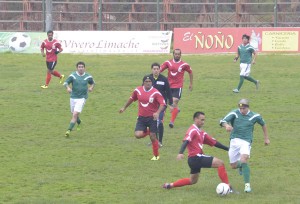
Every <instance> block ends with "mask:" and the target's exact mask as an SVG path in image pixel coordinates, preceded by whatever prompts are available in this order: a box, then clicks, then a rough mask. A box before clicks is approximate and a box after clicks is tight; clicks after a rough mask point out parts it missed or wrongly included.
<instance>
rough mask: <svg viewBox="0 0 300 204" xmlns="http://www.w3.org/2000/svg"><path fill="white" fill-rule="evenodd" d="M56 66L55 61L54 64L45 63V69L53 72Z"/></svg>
mask: <svg viewBox="0 0 300 204" xmlns="http://www.w3.org/2000/svg"><path fill="white" fill-rule="evenodd" d="M56 64H57V61H55V62H46V65H47V69H49V70H54V68H55V66H56Z"/></svg>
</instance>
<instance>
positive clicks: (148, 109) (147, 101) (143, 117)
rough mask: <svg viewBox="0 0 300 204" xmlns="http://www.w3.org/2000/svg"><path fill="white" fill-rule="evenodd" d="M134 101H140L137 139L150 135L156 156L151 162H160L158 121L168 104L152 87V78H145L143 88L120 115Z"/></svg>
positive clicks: (137, 91)
mask: <svg viewBox="0 0 300 204" xmlns="http://www.w3.org/2000/svg"><path fill="white" fill-rule="evenodd" d="M134 101H138V103H139V109H138V119H137V123H136V126H135V133H134V134H135V137H136V138H137V139H141V138H144V137H146V136H147V135H150V140H151V142H152V150H153V155H154V156H153V158H152V159H151V160H152V161H157V160H159V152H158V148H159V144H158V140H157V138H156V132H157V119H158V117H159V114H160V112H161V111H162V110H163V109H164V107H165V105H166V103H165V100H164V98H163V96H162V95H161V93H160V92H159V91H158V90H157V89H156V88H154V87H153V86H152V81H151V79H150V76H144V78H143V86H139V87H137V88H136V89H135V90H134V91H133V93H132V94H131V97H130V98H129V99H128V101H127V102H126V104H125V105H124V107H122V108H121V109H120V110H119V113H123V112H124V111H125V110H126V108H127V107H128V106H130V104H132V102H134ZM148 128H149V129H148Z"/></svg>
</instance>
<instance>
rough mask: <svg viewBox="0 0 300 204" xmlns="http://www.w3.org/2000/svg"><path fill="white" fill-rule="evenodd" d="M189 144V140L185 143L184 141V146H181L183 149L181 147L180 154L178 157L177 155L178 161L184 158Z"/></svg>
mask: <svg viewBox="0 0 300 204" xmlns="http://www.w3.org/2000/svg"><path fill="white" fill-rule="evenodd" d="M188 144H189V141H188V140H184V141H183V143H182V145H181V147H180V150H179V153H178V155H177V159H178V160H180V159H183V158H184V155H183V153H184V151H185V149H186V147H187V145H188Z"/></svg>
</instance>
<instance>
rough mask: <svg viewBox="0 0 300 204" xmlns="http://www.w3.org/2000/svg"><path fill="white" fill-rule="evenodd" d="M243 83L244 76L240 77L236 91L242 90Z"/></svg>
mask: <svg viewBox="0 0 300 204" xmlns="http://www.w3.org/2000/svg"><path fill="white" fill-rule="evenodd" d="M243 83H244V76H240V82H239V85H238V87H237V90H240V89H241V88H242V86H243Z"/></svg>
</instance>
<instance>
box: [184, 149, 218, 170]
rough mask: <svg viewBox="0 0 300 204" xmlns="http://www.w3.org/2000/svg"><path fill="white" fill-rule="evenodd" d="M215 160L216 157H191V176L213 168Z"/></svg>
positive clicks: (201, 155) (200, 155)
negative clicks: (202, 169) (204, 169)
mask: <svg viewBox="0 0 300 204" xmlns="http://www.w3.org/2000/svg"><path fill="white" fill-rule="evenodd" d="M213 159H214V157H212V156H208V155H204V154H199V155H197V156H194V157H189V158H188V164H189V167H190V169H191V174H197V173H200V171H201V168H211V165H212V161H213Z"/></svg>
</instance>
